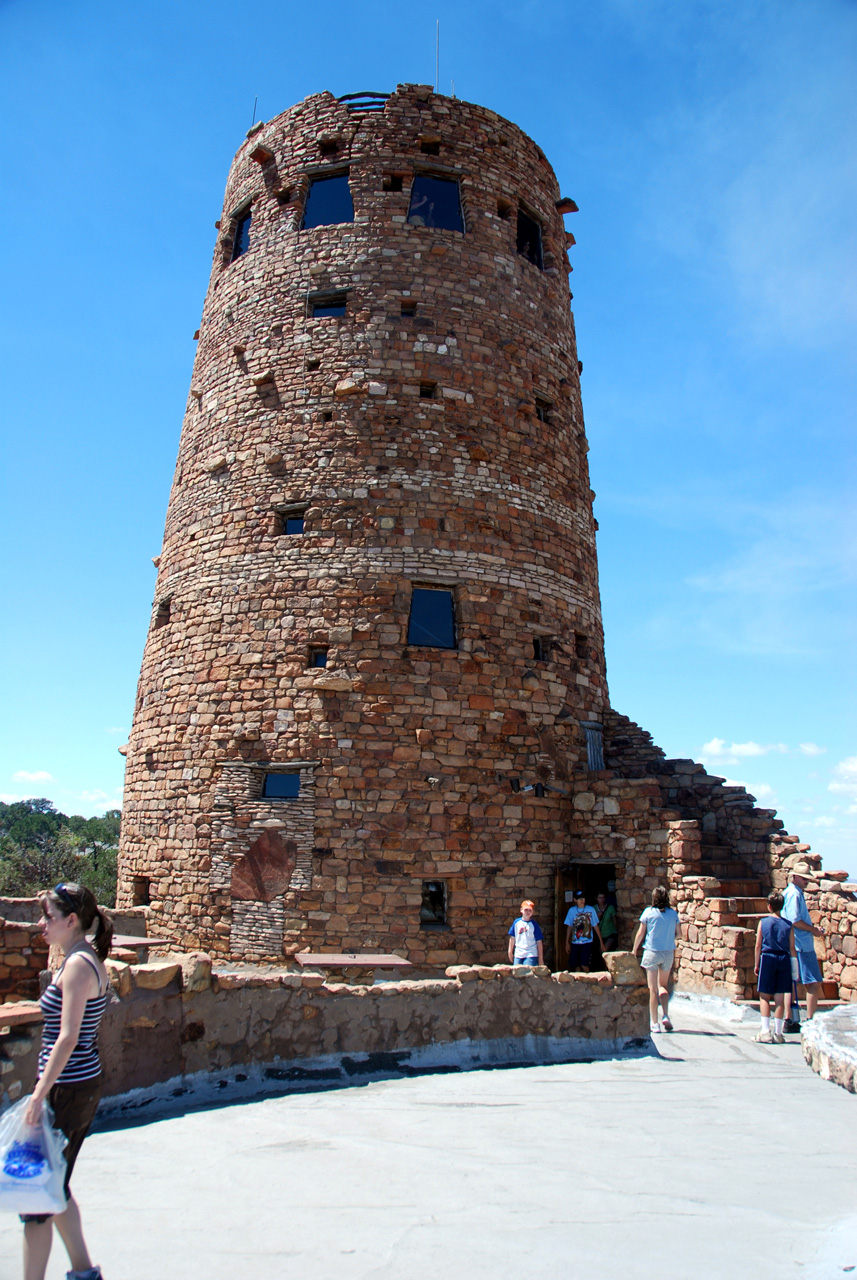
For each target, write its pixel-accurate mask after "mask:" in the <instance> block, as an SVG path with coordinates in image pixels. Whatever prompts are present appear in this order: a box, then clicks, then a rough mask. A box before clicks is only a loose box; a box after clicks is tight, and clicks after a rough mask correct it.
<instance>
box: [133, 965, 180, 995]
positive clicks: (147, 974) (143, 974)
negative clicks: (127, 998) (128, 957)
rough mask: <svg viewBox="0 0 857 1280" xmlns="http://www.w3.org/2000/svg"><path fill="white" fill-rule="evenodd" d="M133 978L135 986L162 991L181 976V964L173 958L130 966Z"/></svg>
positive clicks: (146, 989)
mask: <svg viewBox="0 0 857 1280" xmlns="http://www.w3.org/2000/svg"><path fill="white" fill-rule="evenodd" d="M130 972H131V980H132V981H133V983H134V986H135V987H141V988H142V989H143V990H145V991H162V990H163V988H164V987H168V986H169V984H170V983H171V982H172V981H173V979H174V978H177V977H178V976H179V973H180V972H181V966H180V965H179V964H176V963H175V962H174V961H171V960H153V961H151V962H150V963H149V964H134V965H131V966H130Z"/></svg>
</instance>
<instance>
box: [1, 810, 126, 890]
mask: <svg viewBox="0 0 857 1280" xmlns="http://www.w3.org/2000/svg"><path fill="white" fill-rule="evenodd" d="M121 816H122V815H121V813H120V812H119V810H118V809H109V810H108V811H107V813H105V814H104V816H103V817H102V818H83V817H81V816H80V815H79V814H74V815H72V816H71V817H68V816H67V815H66V814H64V813H60V812H59V811H58V810H57V809H55V808H54V806H53V805H52V804H51V802H50V801H49V800H21V801H18V802H17V803H15V804H2V803H0V895H4V896H6V897H13V898H31V897H34V896H35V895H36V894H38V893H42V892H43V891H44V890H45V889H49V888H51V887H52V886H53V885H55V884H60V883H61V882H62V881H63V880H70V881H71V880H73V881H76V882H77V883H79V884H85V885H86V886H87V888H89V889H91V890H92V892H93V893H94V894H95V897H96V899H97V900H98V902H100V903H101V905H102V906H106V907H112V906H113V905H114V904H115V902H116V862H117V855H118V847H119V829H120V823H121Z"/></svg>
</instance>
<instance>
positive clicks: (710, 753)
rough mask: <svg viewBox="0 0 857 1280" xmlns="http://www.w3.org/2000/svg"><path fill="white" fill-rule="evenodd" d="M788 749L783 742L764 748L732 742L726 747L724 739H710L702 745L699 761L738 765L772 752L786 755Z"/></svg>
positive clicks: (760, 744) (762, 746)
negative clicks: (743, 761) (742, 761)
mask: <svg viewBox="0 0 857 1280" xmlns="http://www.w3.org/2000/svg"><path fill="white" fill-rule="evenodd" d="M788 750H789V749H788V747H787V746H786V744H785V743H784V742H771V743H768V744H767V745H766V746H764V745H763V744H762V743H761V742H733V743H731V744H730V746H728V747H727V745H726V739H725V738H712V739H711V741H710V742H706V743H704V744H703V746H702V749H701V751H700V753H699V754H700V759H701V760H702V761H704V762H705V763H708V762H709V761H710V762H711V763H712V764H738V763H739V762H740V761H741V760H748V759H750V758H751V757H753V756H766V755H769V754H770V752H772V751H774V752H776V753H778V754H779V755H788Z"/></svg>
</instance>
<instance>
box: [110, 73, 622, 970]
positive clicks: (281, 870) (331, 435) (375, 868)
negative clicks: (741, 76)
mask: <svg viewBox="0 0 857 1280" xmlns="http://www.w3.org/2000/svg"><path fill="white" fill-rule="evenodd" d="M346 170H347V171H348V175H349V183H350V191H351V196H352V198H353V205H354V219H353V221H344V222H338V223H332V224H329V225H324V226H318V227H311V228H309V229H303V228H302V219H303V215H304V211H305V208H306V204H307V199H308V193H309V191H310V186H311V183H312V182H313V181H315V180H318V179H324V178H325V177H330V176H332V175H336V174H342V173H343V172H344V171H346ZM432 175H434V178H435V179H441V180H444V181H449V180H451V181H456V182H458V183H459V190H460V196H461V207H462V211H463V219H464V221H463V225H462V229H460V230H455V229H452V228H448V227H432V226H430V225H425V219H423V218H421V217H420V218H419V219H418V220H414V219H411V220H409V217H408V213H409V207H410V197H411V191H412V187H413V184H414V182H415V181H416V180H417V178H420V177H425V176H428V177H432ZM567 208H573V204H572V202H570V201H565V202H564V201H562V200H561V193H560V190H559V187H558V184H557V180H556V177H555V175H554V173H553V171H552V169H551V167H550V165H549V163H548V162H547V160H546V158H545V156H544V154H543V153H542V151H541V150H540V149H539V147H538V146H537V145H536V144H535V143H534V142H533V141H532V140H531V139H529V138H527V137H526V136H525V135H524V134H523V133H522V132H521V130H520V129H518V128H517V127H516V126H515V125H514V124H511V123H510V122H509V121H506V120H503V119H502V118H501V117H499V116H497V115H496V114H494V113H493V112H491V111H488V110H486V109H485V108H482V107H479V106H476V105H473V104H470V103H466V102H462V101H461V100H457V99H450V98H446V97H444V96H443V95H437V94H434V93H432V91H431V90H430V89H429V88H428V87H426V86H416V85H402V86H399V88H398V89H397V91H396V92H395V93H394V94H392V95H391V96H390V97H389V99H388V100H387V101H386V103H385V104H383V109H382V110H380V111H378V112H376V113H375V114H373V115H363V114H361V113H359V112H357V111H355V110H353V109H352V108H351V107H349V105H348V104H347V103H341V102H338V101H337V100H336V99H335V98H333V97H332V96H331V95H330V94H329V93H322V94H314V95H312V96H311V97H309V98H307V99H306V100H305V101H303V102H301V103H298V104H297V105H296V106H294V107H292V108H290V109H289V110H288V111H286V112H284V113H282V114H281V115H278V116H277V117H276V118H275V119H273V120H271V121H269V122H268V123H266V124H263V125H260V126H257V127H255V128H254V129H253V130H252V131H251V136H250V137H248V139H247V141H246V142H245V143H244V144H243V145H242V147H241V148H240V150H239V152H238V154H237V155H236V157H235V160H234V162H233V165H232V168H231V171H230V174H229V179H228V183H227V190H226V195H225V199H224V205H223V210H222V214H221V217H220V220H219V224H218V225H219V235H218V236H217V238H216V244H215V249H214V262H213V266H212V273H211V280H210V285H209V290H208V294H207V297H206V301H205V307H204V310H203V316H202V321H201V325H200V332H199V348H198V353H197V358H196V362H195V366H194V372H193V377H192V382H191V394H190V396H189V399H188V404H187V409H186V413H185V419H184V426H183V430H182V437H181V443H180V448H179V456H178V462H177V467H176V471H175V477H174V481H173V488H172V494H171V497H170V504H169V511H168V516H167V521H166V529H165V536H164V544H163V548H162V551H161V553H160V555H159V556H158V557H156V560H157V567H158V578H157V585H156V589H155V604H154V608H153V612H152V620H151V626H150V631H149V636H148V640H147V644H146V650H145V655H144V660H143V667H142V672H141V679H140V685H139V690H138V698H137V704H136V708H135V717H134V726H133V729H132V733H131V739H130V743H129V747H128V753H127V757H126V760H127V773H126V793H125V804H124V806H123V828H122V846H121V857H120V864H121V865H120V897H119V901H120V903H121V904H122V905H128V904H130V903H132V902H134V901H139V896H140V894H148V896H149V898H150V901H151V908H152V919H151V924H152V928H153V930H154V931H157V932H158V933H166V934H167V935H168V936H170V937H171V938H173V939H174V940H175V941H176V944H177V945H179V946H183V947H186V946H189V945H199V946H204V947H205V948H206V949H208V950H211V951H212V952H213V953H215V954H219V955H230V956H234V957H242V958H246V959H248V960H258V959H264V958H270V959H280V960H281V959H282V958H283V956H284V955H289V954H292V953H293V952H294V951H296V950H297V949H299V948H303V947H306V946H313V947H318V946H319V945H324V946H325V947H331V946H332V947H337V948H346V949H354V948H357V949H369V948H371V949H374V950H379V949H381V950H383V949H388V950H393V949H395V950H397V951H401V952H404V953H405V954H407V955H408V956H409V958H410V959H412V960H413V961H414V962H415V963H417V964H431V965H442V964H444V963H446V962H449V961H451V960H454V959H473V960H481V959H484V958H486V957H489V956H491V957H493V956H494V955H496V954H497V952H498V951H499V952H500V954H502V933H501V924H502V922H503V921H505V928H507V927H508V923H509V922H510V920H511V918H512V916H511V915H510V914H509V913H510V911H511V912H512V913H514V911H515V910H516V908H517V904H518V902H519V901H520V899H521V898H522V897H524V896H529V897H536V898H538V900H539V903H540V907H541V910H542V913H543V915H545V917H546V923H548V925H549V926H550V920H549V919H547V917H549V916H550V915H551V914H552V911H553V894H554V876H555V868H556V865H557V863H558V862H561V861H563V859H564V858H565V857H567V856H568V853H569V838H570V835H571V832H570V830H569V805H568V801H567V800H565V799H563V796H562V794H561V792H562V791H563V790H564V789H566V787H567V784H568V782H569V780H570V779H572V778H574V777H575V776H576V775H585V774H586V773H587V771H588V760H587V749H586V737H585V731H584V727H583V726H584V722H585V723H587V724H588V723H599V722H600V720H601V717H602V713H603V712H604V710H605V707H606V701H607V699H606V684H605V676H604V656H603V636H602V626H601V616H600V605H599V597H598V581H597V568H596V556H595V522H594V519H593V515H592V496H593V495H592V493H591V490H590V488H589V474H588V462H587V452H588V445H587V442H586V438H585V434H584V427H583V414H582V408H581V399H580V381H579V369H578V361H577V351H576V345H575V332H574V321H573V317H572V314H571V311H570V308H569V303H570V292H569V288H568V279H567V277H568V272H569V271H570V269H571V267H570V263H569V260H568V256H567V246H568V245H569V244H570V243H571V242H572V241H573V237H572V236H570V234H568V233H567V232H566V231H565V228H564V224H563V211H564V210H565V209H567ZM248 209H249V210H250V211H251V216H252V222H251V227H250V240H249V246H248V248H247V251H246V252H245V253H243V254H242V255H240V256H238V257H237V258H234V257H233V249H234V236H235V231H236V227H237V223H238V217H239V214H242V213H243V212H246V211H247V210H248ZM519 210H520V211H521V212H522V213H523V214H524V215H525V216H527V217H528V218H530V219H535V220H536V221H537V222H538V223H539V225H540V227H541V238H542V248H543V260H542V261H541V263H535V262H533V261H531V260H530V259H529V258H528V257H527V256H525V255H524V254H522V253H520V252H518V250H517V246H518V225H517V224H518V214H519ZM331 292H335V293H339V294H347V301H346V303H345V311H344V314H342V315H339V316H324V317H322V316H317V315H315V314H314V310H313V307H314V303H313V299H315V298H317V297H321V296H325V295H329V294H330V293H331ZM296 510H299V512H300V515H301V518H302V520H303V525H302V531H301V532H299V533H296V534H294V535H293V536H292V535H289V534H287V533H285V532H284V529H283V519H284V516H285V515H287V514H288V512H290V511H292V512H294V511H296ZM418 586H422V587H436V588H443V589H447V590H449V591H450V592H451V593H452V596H453V597H454V606H455V631H456V634H455V647H454V648H451V649H447V648H442V647H437V646H433V645H429V644H412V643H410V642H409V639H408V618H409V610H410V604H411V599H412V592H413V590H414V588H415V587H418ZM319 646H320V647H322V648H324V649H325V650H326V664H327V665H326V666H325V667H324V668H316V667H314V666H313V665H312V661H313V659H312V651H314V650H315V649H316V648H318V647H319ZM270 768H274V769H285V768H291V769H293V770H295V771H296V772H298V773H299V774H300V784H301V792H300V799H299V800H298V801H277V800H271V799H266V798H265V797H264V796H263V795H262V794H261V784H262V780H263V778H264V775H265V772H266V770H268V769H270ZM536 786H538V787H539V790H540V791H541V789H542V788H543V787H546V788H547V790H546V791H545V794H543V795H542V794H538V795H537V794H535V792H534V788H535V787H536ZM551 786H553V787H555V788H556V789H557V790H555V791H551V790H550V787H551ZM435 881H442V882H443V885H444V891H445V894H446V902H447V907H448V910H447V919H446V921H445V922H441V923H442V927H441V928H429V929H427V928H425V927H423V926H424V924H425V922H424V921H423V920H422V919H421V903H422V886H423V884H424V883H425V882H435ZM435 923H436V922H435Z"/></svg>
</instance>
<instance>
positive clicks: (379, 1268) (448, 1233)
mask: <svg viewBox="0 0 857 1280" xmlns="http://www.w3.org/2000/svg"><path fill="white" fill-rule="evenodd" d="M674 1013H675V1015H676V1021H677V1023H678V1027H679V1029H678V1030H677V1031H676V1032H675V1034H673V1035H672V1036H666V1035H665V1036H661V1037H656V1040H657V1050H658V1054H657V1055H655V1056H652V1057H648V1058H638V1059H632V1060H626V1061H610V1062H596V1063H575V1064H571V1065H566V1066H551V1067H529V1068H514V1069H510V1070H503V1071H487V1072H486V1071H478V1072H472V1073H469V1074H461V1075H440V1076H426V1077H420V1078H415V1079H407V1080H388V1081H383V1082H379V1083H374V1084H370V1085H364V1086H362V1087H361V1086H357V1087H354V1088H348V1089H338V1090H336V1091H331V1092H327V1093H325V1092H321V1093H304V1094H293V1095H290V1096H283V1097H277V1098H268V1099H266V1100H264V1101H260V1102H251V1103H244V1104H241V1105H237V1106H234V1107H229V1108H224V1109H222V1110H210V1111H202V1112H196V1113H194V1114H189V1115H185V1116H176V1117H174V1118H172V1119H167V1120H160V1121H156V1122H154V1123H151V1124H149V1125H143V1126H140V1127H138V1128H133V1129H124V1130H115V1131H113V1132H107V1133H98V1134H94V1135H92V1136H91V1137H90V1138H89V1139H88V1140H87V1143H86V1146H85V1147H84V1151H83V1155H82V1157H81V1163H80V1166H79V1168H78V1170H77V1171H76V1173H75V1184H76V1189H77V1195H78V1198H79V1200H80V1202H81V1204H82V1206H83V1211H84V1218H85V1221H86V1222H87V1223H88V1224H89V1233H88V1234H89V1236H90V1241H91V1243H92V1246H93V1251H94V1255H95V1257H96V1259H97V1260H98V1261H100V1262H101V1263H102V1265H103V1267H104V1272H105V1277H106V1280H169V1278H171V1277H174V1276H175V1277H178V1278H179V1280H234V1278H235V1277H239V1276H240V1277H245V1276H246V1277H252V1278H253V1280H286V1278H289V1280H290V1278H291V1277H299V1278H300V1280H429V1278H431V1280H437V1278H438V1277H441V1276H463V1277H465V1278H466V1280H470V1278H474V1280H501V1278H502V1277H504V1276H507V1275H511V1274H518V1275H521V1276H523V1277H526V1280H561V1278H565V1277H594V1276H596V1275H598V1276H610V1277H621V1278H622V1280H649V1278H650V1277H651V1280H672V1278H673V1277H674V1278H675V1280H689V1278H691V1277H692V1278H693V1280H745V1278H746V1280H751V1278H752V1280H767V1278H768V1277H770V1280H788V1278H789V1277H802V1278H803V1280H827V1278H828V1277H830V1278H831V1280H833V1277H842V1276H843V1275H847V1274H850V1270H851V1268H852V1267H857V1218H854V1217H852V1216H851V1215H854V1214H855V1213H857V1203H855V1195H854V1192H855V1186H854V1172H855V1150H856V1149H857V1144H855V1134H857V1098H855V1097H854V1096H853V1095H851V1094H849V1093H847V1092H846V1091H845V1090H844V1089H841V1088H838V1087H837V1086H836V1085H833V1084H830V1083H828V1082H826V1081H824V1080H821V1079H820V1078H819V1077H818V1076H817V1075H815V1074H814V1072H812V1071H810V1070H809V1068H808V1067H807V1066H806V1065H805V1063H804V1061H803V1058H802V1055H801V1050H800V1047H799V1045H798V1043H797V1042H796V1041H793V1042H792V1043H790V1044H788V1045H785V1046H781V1047H776V1046H773V1047H769V1046H765V1045H757V1044H754V1043H753V1042H752V1033H753V1030H754V1028H753V1027H752V1026H744V1025H739V1026H732V1025H727V1024H723V1023H719V1022H715V1021H713V1020H711V1019H709V1018H708V1017H703V1016H699V1015H696V1014H691V1013H688V1012H687V1011H683V1010H682V1009H681V1006H680V1004H679V1002H675V1008H674ZM797 1150H800V1152H801V1153H802V1154H801V1158H800V1164H799V1165H797V1164H796V1163H795V1157H794V1153H795V1152H796V1151H797ZM18 1256H19V1228H18V1225H17V1223H16V1222H15V1220H14V1219H12V1218H10V1217H6V1216H3V1217H0V1277H2V1280H17V1277H18V1276H19V1275H20V1270H19V1263H18ZM64 1264H65V1259H64V1255H63V1254H62V1252H61V1249H60V1247H59V1245H57V1246H55V1251H54V1256H53V1258H52V1259H51V1264H50V1267H49V1271H48V1276H49V1280H59V1278H60V1277H61V1276H63V1275H64V1274H65V1265H64ZM854 1274H855V1276H857V1271H855V1273H854Z"/></svg>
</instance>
